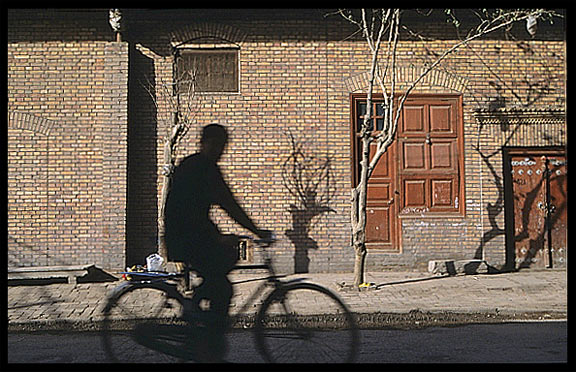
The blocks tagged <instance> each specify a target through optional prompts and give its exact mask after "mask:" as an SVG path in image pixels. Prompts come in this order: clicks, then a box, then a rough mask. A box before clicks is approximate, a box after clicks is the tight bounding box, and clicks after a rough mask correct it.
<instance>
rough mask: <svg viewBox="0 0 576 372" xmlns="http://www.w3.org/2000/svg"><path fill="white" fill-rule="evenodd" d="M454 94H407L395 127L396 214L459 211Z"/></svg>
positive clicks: (459, 194)
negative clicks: (397, 162)
mask: <svg viewBox="0 0 576 372" xmlns="http://www.w3.org/2000/svg"><path fill="white" fill-rule="evenodd" d="M459 102H460V101H459V97H413V98H412V97H411V98H408V99H407V100H406V103H405V107H404V110H403V112H402V117H401V119H400V125H399V128H398V141H399V142H398V148H399V178H400V183H401V185H400V189H401V190H402V191H401V195H400V196H401V197H400V213H401V214H403V215H410V214H434V213H437V214H438V213H441V214H444V215H446V214H450V213H459V212H460V211H461V205H462V203H461V190H460V169H461V162H460V158H461V157H460V156H459V154H460V153H461V149H460V146H461V142H462V141H460V136H461V130H460V125H459Z"/></svg>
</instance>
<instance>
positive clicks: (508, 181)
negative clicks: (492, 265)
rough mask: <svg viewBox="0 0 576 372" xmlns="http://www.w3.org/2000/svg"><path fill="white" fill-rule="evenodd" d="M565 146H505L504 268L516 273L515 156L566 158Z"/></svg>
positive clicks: (503, 153)
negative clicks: (513, 176) (513, 175)
mask: <svg viewBox="0 0 576 372" xmlns="http://www.w3.org/2000/svg"><path fill="white" fill-rule="evenodd" d="M566 152H567V151H566V148H565V147H564V146H543V147H539V146H505V147H503V148H502V155H503V156H502V161H503V167H502V170H503V173H504V177H503V179H504V226H505V234H506V239H505V241H506V248H505V250H506V257H505V259H506V261H505V265H504V268H505V269H506V270H510V271H516V270H517V269H516V244H515V241H514V236H515V226H514V189H513V185H512V176H511V171H512V169H511V162H510V159H511V158H512V157H513V156H533V157H537V156H546V155H549V156H566Z"/></svg>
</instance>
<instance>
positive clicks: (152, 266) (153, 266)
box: [146, 253, 164, 271]
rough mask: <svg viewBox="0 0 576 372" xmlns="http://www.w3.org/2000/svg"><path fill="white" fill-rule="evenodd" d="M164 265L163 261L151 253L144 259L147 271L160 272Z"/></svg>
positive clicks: (160, 257) (157, 255)
mask: <svg viewBox="0 0 576 372" xmlns="http://www.w3.org/2000/svg"><path fill="white" fill-rule="evenodd" d="M163 264H164V259H163V258H162V256H160V255H159V254H157V253H153V254H151V255H150V256H148V257H146V267H147V268H148V271H162V265H163Z"/></svg>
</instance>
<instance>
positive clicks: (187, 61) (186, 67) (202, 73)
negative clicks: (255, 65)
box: [176, 48, 239, 93]
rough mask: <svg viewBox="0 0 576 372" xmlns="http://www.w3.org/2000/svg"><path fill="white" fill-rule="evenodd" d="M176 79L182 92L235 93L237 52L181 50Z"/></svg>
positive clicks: (233, 49)
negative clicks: (192, 83)
mask: <svg viewBox="0 0 576 372" xmlns="http://www.w3.org/2000/svg"><path fill="white" fill-rule="evenodd" d="M176 77H177V79H178V80H177V81H178V83H179V89H180V91H181V92H186V91H188V90H189V89H190V87H191V85H190V82H191V81H193V82H194V85H193V87H194V91H195V92H232V93H233V92H238V85H239V84H238V49H237V48H207V49H200V48H198V49H180V50H179V51H178V55H177V59H176Z"/></svg>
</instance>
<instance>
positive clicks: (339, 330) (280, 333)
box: [255, 283, 359, 363]
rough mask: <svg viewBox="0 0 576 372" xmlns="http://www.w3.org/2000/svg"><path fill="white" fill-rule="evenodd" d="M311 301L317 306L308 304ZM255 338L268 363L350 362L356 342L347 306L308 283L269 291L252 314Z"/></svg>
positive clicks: (356, 330) (357, 336) (353, 356)
mask: <svg viewBox="0 0 576 372" xmlns="http://www.w3.org/2000/svg"><path fill="white" fill-rule="evenodd" d="M315 303H316V304H318V306H312V305H313V304H315ZM314 308H316V309H318V308H320V309H321V311H317V310H316V311H315V310H313V309H314ZM255 337H256V345H257V347H258V349H259V351H260V353H261V354H262V356H263V357H264V359H265V360H266V361H267V362H270V363H351V362H353V361H354V360H355V358H356V354H357V352H358V344H359V333H358V329H357V327H356V322H355V320H354V317H353V316H352V314H351V313H350V311H349V310H348V308H347V306H346V305H345V304H344V303H343V302H342V301H341V300H340V298H338V296H337V295H336V294H334V293H333V292H331V291H330V290H328V289H326V288H323V287H321V286H318V285H316V284H311V283H295V284H291V285H287V286H285V287H281V288H279V289H277V290H275V291H274V292H272V293H271V294H270V295H269V296H268V297H267V298H266V299H265V300H264V302H263V303H262V307H261V308H260V310H259V312H258V314H257V316H256V324H255Z"/></svg>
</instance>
